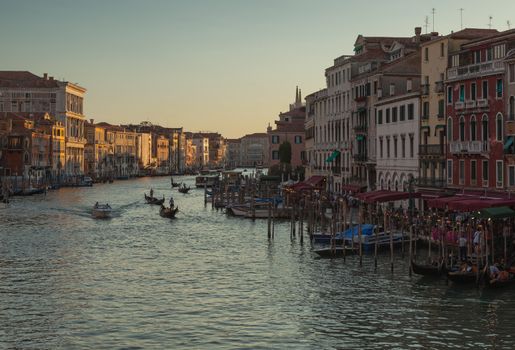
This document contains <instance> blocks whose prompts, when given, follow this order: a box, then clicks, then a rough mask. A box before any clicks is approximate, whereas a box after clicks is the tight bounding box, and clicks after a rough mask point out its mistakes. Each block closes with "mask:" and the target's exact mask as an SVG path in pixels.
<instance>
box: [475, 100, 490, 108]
mask: <svg viewBox="0 0 515 350" xmlns="http://www.w3.org/2000/svg"><path fill="white" fill-rule="evenodd" d="M476 105H477V107H478V108H485V107H488V100H487V99H486V98H483V99H480V100H477V102H476Z"/></svg>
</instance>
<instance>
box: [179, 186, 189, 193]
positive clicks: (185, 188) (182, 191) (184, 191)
mask: <svg viewBox="0 0 515 350" xmlns="http://www.w3.org/2000/svg"><path fill="white" fill-rule="evenodd" d="M189 190H190V188H189V187H186V186H182V187H179V192H181V193H188V191H189Z"/></svg>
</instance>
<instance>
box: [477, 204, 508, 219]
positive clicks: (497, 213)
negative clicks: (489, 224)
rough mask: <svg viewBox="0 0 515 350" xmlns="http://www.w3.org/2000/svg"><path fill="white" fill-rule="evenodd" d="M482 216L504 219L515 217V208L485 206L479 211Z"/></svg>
mask: <svg viewBox="0 0 515 350" xmlns="http://www.w3.org/2000/svg"><path fill="white" fill-rule="evenodd" d="M478 216H479V217H480V218H484V219H504V218H512V217H515V210H513V209H511V208H508V207H493V208H485V209H481V210H480V211H479V215H478Z"/></svg>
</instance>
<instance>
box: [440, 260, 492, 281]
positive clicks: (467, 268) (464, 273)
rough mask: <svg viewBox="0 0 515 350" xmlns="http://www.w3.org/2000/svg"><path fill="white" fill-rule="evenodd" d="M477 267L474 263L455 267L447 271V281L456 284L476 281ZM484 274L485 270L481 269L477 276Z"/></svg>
mask: <svg viewBox="0 0 515 350" xmlns="http://www.w3.org/2000/svg"><path fill="white" fill-rule="evenodd" d="M477 269H478V267H477V266H476V265H463V266H462V267H460V268H459V269H455V270H452V271H448V272H447V278H448V279H449V281H452V282H454V283H458V284H472V283H476V282H477V278H478V271H477ZM484 274H485V271H484V270H483V269H481V270H480V271H479V278H481V277H482V275H484Z"/></svg>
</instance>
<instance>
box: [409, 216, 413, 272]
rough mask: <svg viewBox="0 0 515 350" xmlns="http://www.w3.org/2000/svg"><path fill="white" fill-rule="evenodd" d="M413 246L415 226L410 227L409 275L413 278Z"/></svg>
mask: <svg viewBox="0 0 515 350" xmlns="http://www.w3.org/2000/svg"><path fill="white" fill-rule="evenodd" d="M412 244H413V225H410V227H409V273H408V274H409V276H410V277H411V272H412V265H411V259H412Z"/></svg>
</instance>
